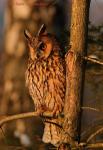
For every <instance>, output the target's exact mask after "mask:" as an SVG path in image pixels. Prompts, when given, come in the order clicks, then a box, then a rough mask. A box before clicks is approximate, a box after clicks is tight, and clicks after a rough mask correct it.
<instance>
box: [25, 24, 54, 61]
mask: <svg viewBox="0 0 103 150" xmlns="http://www.w3.org/2000/svg"><path fill="white" fill-rule="evenodd" d="M24 35H25V37H26V39H27V41H28V46H29V51H30V58H31V59H32V60H34V59H36V58H42V59H46V58H48V57H49V56H50V54H51V52H52V51H53V50H54V48H53V47H54V45H55V44H54V42H55V43H56V39H55V38H54V36H52V35H51V34H49V33H47V30H46V26H45V25H44V24H43V25H42V26H41V27H40V29H39V31H38V33H37V35H36V36H32V35H31V33H30V32H29V31H27V30H25V31H24Z"/></svg>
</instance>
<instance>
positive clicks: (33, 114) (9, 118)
mask: <svg viewBox="0 0 103 150" xmlns="http://www.w3.org/2000/svg"><path fill="white" fill-rule="evenodd" d="M36 116H38V112H27V113H22V114H17V115H12V116H7V117H5V118H3V119H0V127H2V126H3V124H5V123H7V122H10V121H13V120H17V119H23V118H29V117H36ZM42 117H48V118H53V114H52V112H44V113H43V115H42Z"/></svg>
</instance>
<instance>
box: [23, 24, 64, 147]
mask: <svg viewBox="0 0 103 150" xmlns="http://www.w3.org/2000/svg"><path fill="white" fill-rule="evenodd" d="M25 36H26V38H27V40H28V45H29V52H30V55H29V61H28V67H27V71H26V85H27V87H28V88H29V92H30V95H31V97H32V99H33V101H34V105H35V110H36V111H38V112H39V113H41V112H43V111H51V112H52V113H53V115H58V114H59V113H61V112H62V111H63V107H64V98H65V84H66V83H65V62H64V59H63V58H62V57H61V49H60V46H59V43H58V42H57V40H56V38H55V37H54V36H53V35H51V34H48V33H47V32H46V27H45V26H44V25H42V27H41V28H40V30H39V32H38V35H37V36H35V37H32V36H31V35H30V33H28V32H25ZM60 130H61V129H60V128H59V127H57V126H56V125H53V124H50V123H45V129H44V135H43V141H44V142H45V143H52V144H53V145H57V144H58V143H59V141H60Z"/></svg>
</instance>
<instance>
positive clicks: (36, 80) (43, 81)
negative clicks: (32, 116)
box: [26, 56, 66, 113]
mask: <svg viewBox="0 0 103 150" xmlns="http://www.w3.org/2000/svg"><path fill="white" fill-rule="evenodd" d="M65 84H66V82H65V64H64V61H63V59H62V58H60V57H58V56H51V57H48V58H47V59H46V60H43V59H35V60H34V61H32V60H31V59H29V62H28V69H27V71H26V85H27V86H28V88H29V92H30V95H31V96H32V99H33V101H34V104H35V109H36V110H38V109H39V107H40V106H42V105H44V106H45V107H46V108H47V110H48V111H49V110H50V111H53V110H54V111H56V110H58V111H57V113H59V112H61V111H62V109H63V106H64V98H65Z"/></svg>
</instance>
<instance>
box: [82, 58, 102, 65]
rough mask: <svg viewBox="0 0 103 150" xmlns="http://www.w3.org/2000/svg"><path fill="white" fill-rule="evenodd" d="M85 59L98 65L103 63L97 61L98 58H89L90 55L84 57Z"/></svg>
mask: <svg viewBox="0 0 103 150" xmlns="http://www.w3.org/2000/svg"><path fill="white" fill-rule="evenodd" d="M84 59H85V60H88V61H91V62H93V63H96V64H99V65H103V62H101V61H99V60H96V59H94V58H91V57H86V56H85V57H84Z"/></svg>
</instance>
